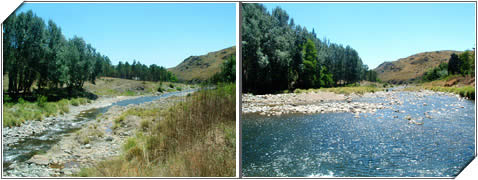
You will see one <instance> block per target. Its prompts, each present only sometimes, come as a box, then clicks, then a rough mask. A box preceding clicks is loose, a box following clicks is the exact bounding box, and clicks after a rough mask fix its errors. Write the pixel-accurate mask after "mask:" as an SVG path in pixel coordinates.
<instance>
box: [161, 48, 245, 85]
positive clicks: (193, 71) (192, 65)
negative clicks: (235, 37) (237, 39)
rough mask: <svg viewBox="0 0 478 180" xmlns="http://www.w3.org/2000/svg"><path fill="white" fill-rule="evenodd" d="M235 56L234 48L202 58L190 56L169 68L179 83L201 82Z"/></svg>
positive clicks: (211, 53)
mask: <svg viewBox="0 0 478 180" xmlns="http://www.w3.org/2000/svg"><path fill="white" fill-rule="evenodd" d="M231 55H232V56H235V55H236V46H232V47H229V48H226V49H222V50H219V51H215V52H210V53H208V54H206V55H202V56H190V57H188V58H186V59H185V60H184V61H183V62H181V63H180V64H179V65H177V66H176V67H173V68H169V69H168V70H169V71H171V72H172V73H173V74H174V75H176V77H177V78H178V80H180V81H203V80H207V79H209V78H210V77H212V76H213V75H214V74H216V73H217V72H219V71H220V70H221V64H222V63H223V62H224V61H225V60H226V59H227V58H229V57H230V56H231Z"/></svg>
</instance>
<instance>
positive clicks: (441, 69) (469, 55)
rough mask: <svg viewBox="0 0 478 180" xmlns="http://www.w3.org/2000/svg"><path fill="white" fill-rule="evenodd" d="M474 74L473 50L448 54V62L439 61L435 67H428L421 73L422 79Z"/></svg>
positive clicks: (428, 79) (431, 79)
mask: <svg viewBox="0 0 478 180" xmlns="http://www.w3.org/2000/svg"><path fill="white" fill-rule="evenodd" d="M457 74H458V75H463V76H465V75H471V76H473V77H474V76H475V52H474V51H465V52H463V53H461V54H459V55H457V54H455V53H453V54H451V55H450V59H449V60H448V63H441V64H440V65H439V66H437V67H435V68H431V69H429V70H428V71H427V72H425V73H424V74H423V77H422V79H423V80H424V81H433V80H437V79H442V78H445V77H447V76H450V75H457Z"/></svg>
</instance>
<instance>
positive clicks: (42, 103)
mask: <svg viewBox="0 0 478 180" xmlns="http://www.w3.org/2000/svg"><path fill="white" fill-rule="evenodd" d="M46 101H47V97H45V96H38V97H37V105H38V106H40V107H45V104H46Z"/></svg>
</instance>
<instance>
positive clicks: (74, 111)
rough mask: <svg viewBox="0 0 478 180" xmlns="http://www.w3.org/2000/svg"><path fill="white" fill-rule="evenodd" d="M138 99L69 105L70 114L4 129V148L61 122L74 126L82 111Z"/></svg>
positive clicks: (128, 97)
mask: <svg viewBox="0 0 478 180" xmlns="http://www.w3.org/2000/svg"><path fill="white" fill-rule="evenodd" d="M137 97H139V96H137ZM137 97H136V96H118V97H101V98H98V99H97V100H95V101H91V103H89V104H85V105H79V106H73V105H69V112H67V113H64V114H62V115H58V116H54V117H46V118H44V119H43V120H41V121H37V120H29V121H25V122H24V123H23V124H21V125H20V126H12V127H3V129H2V133H3V134H2V136H3V146H4V148H8V147H9V146H13V145H15V144H16V143H18V141H22V140H24V139H25V138H27V137H28V136H31V135H33V134H40V133H42V132H43V131H46V130H49V129H52V128H56V127H55V124H58V123H59V122H62V124H71V125H73V126H74V124H72V123H73V120H74V119H75V118H76V116H78V115H79V114H80V113H81V112H82V111H85V110H88V109H93V108H101V107H106V106H109V105H111V104H113V103H115V102H118V101H122V100H126V99H133V98H137Z"/></svg>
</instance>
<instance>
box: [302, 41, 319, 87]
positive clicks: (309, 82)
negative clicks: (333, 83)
mask: <svg viewBox="0 0 478 180" xmlns="http://www.w3.org/2000/svg"><path fill="white" fill-rule="evenodd" d="M302 56H303V60H304V61H303V63H304V73H303V74H302V75H301V76H300V78H301V79H302V80H303V84H302V88H312V87H317V86H320V83H319V79H318V78H317V77H318V76H320V72H319V71H317V69H318V63H317V50H316V49H315V44H314V42H312V40H310V39H307V42H306V43H305V44H304V45H303V47H302Z"/></svg>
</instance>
